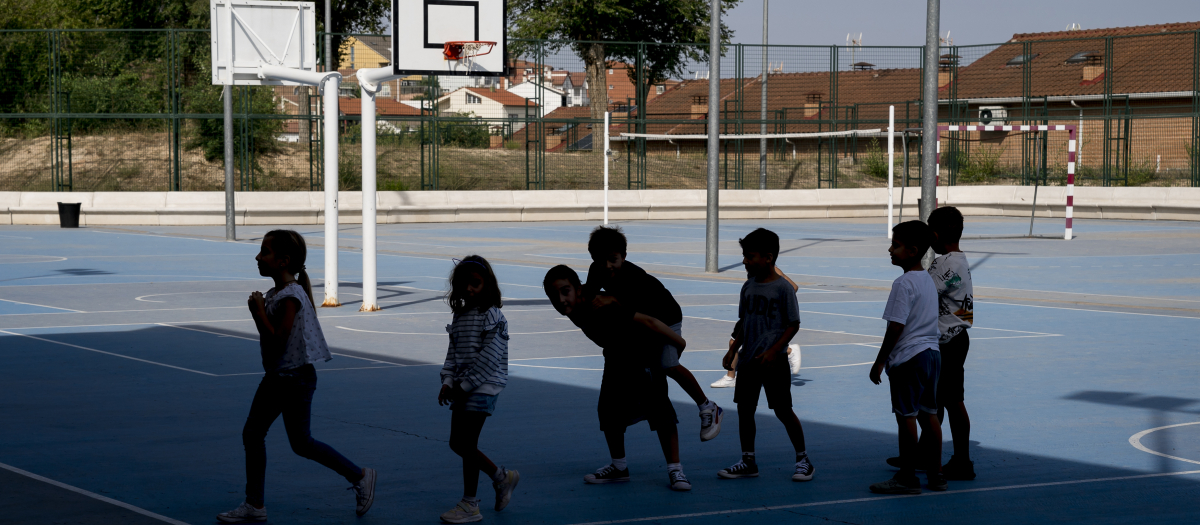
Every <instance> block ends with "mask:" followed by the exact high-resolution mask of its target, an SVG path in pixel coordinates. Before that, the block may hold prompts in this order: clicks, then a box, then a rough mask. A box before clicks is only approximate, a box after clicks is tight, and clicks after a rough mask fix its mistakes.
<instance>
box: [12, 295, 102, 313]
mask: <svg viewBox="0 0 1200 525" xmlns="http://www.w3.org/2000/svg"><path fill="white" fill-rule="evenodd" d="M0 301H4V302H6V303H16V304H23V305H26V306H37V307H41V308H52V309H54V310H66V312H65V313H77V314H86V313H87V312H85V311H83V310H72V309H70V308H59V307H57V306H46V305H44V304H34V303H26V302H21V301H14V300H12V299H0ZM42 313H47V314H49V313H64V312H42ZM6 315H32V314H6Z"/></svg>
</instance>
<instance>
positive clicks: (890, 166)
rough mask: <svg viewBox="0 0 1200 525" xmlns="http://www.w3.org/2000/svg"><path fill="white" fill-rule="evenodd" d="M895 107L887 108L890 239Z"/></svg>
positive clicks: (893, 183) (894, 151) (890, 228)
mask: <svg viewBox="0 0 1200 525" xmlns="http://www.w3.org/2000/svg"><path fill="white" fill-rule="evenodd" d="M895 159H896V106H888V223H887V224H888V226H887V227H888V229H887V236H888V238H889V239H891V238H892V187H893V186H895V182H894V177H895V171H896V170H895V168H896V161H895Z"/></svg>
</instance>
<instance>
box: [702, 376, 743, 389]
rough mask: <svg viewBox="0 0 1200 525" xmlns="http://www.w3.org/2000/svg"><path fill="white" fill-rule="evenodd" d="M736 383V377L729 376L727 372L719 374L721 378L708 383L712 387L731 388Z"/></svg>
mask: <svg viewBox="0 0 1200 525" xmlns="http://www.w3.org/2000/svg"><path fill="white" fill-rule="evenodd" d="M736 385H737V377H736V376H734V377H729V374H725V375H723V376H721V379H718V380H716V381H713V384H711V385H708V386H711V387H713V388H733V387H734V386H736Z"/></svg>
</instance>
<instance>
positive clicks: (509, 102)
mask: <svg viewBox="0 0 1200 525" xmlns="http://www.w3.org/2000/svg"><path fill="white" fill-rule="evenodd" d="M463 89H465V90H467V91H470V92H471V93H474V94H476V95H479V96H481V97H484V98H487V99H490V100H494V101H496V102H499V103H501V104H503V105H505V106H524V105H525V104H526V102H527V101H526V99H525V98H523V97H521V96H520V95H517V94H515V93H511V92H509V91H506V90H503V89H497V90H496V91H492V90H490V89H487V88H475V87H465V88H463ZM443 98H444V97H443ZM528 104H529V107H537V104H536V103H534V102H533V101H528Z"/></svg>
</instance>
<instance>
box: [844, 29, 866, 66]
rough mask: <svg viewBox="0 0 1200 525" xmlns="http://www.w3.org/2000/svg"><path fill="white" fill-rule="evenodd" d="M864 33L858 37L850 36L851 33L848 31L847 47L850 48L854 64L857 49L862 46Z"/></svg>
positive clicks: (851, 60) (851, 59)
mask: <svg viewBox="0 0 1200 525" xmlns="http://www.w3.org/2000/svg"><path fill="white" fill-rule="evenodd" d="M862 40H863V34H862V33H859V34H858V39H852V38H850V33H846V47H848V48H850V63H851V64H853V63H854V62H855V61H856V60H857V58H856V56H855V55H856V54H857V50H858V49H859V48H861V47H862Z"/></svg>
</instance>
